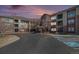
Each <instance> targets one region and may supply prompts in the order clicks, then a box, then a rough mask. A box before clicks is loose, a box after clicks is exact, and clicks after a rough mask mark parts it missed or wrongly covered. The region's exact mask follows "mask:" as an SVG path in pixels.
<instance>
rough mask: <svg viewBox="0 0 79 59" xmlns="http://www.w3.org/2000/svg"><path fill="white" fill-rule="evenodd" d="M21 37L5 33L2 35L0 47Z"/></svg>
mask: <svg viewBox="0 0 79 59" xmlns="http://www.w3.org/2000/svg"><path fill="white" fill-rule="evenodd" d="M19 39H20V38H19V37H18V36H15V35H5V36H2V37H0V48H2V47H4V46H6V45H9V44H11V43H13V42H15V41H17V40H19Z"/></svg>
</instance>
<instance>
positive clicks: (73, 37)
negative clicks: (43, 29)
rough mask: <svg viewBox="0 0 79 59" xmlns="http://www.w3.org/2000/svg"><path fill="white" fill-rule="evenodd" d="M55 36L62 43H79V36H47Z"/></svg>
mask: <svg viewBox="0 0 79 59" xmlns="http://www.w3.org/2000/svg"><path fill="white" fill-rule="evenodd" d="M47 35H50V36H53V37H55V38H57V39H61V40H62V41H79V35H59V34H47Z"/></svg>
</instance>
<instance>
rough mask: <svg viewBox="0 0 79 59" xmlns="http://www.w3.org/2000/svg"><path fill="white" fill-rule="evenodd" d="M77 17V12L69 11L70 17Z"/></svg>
mask: <svg viewBox="0 0 79 59" xmlns="http://www.w3.org/2000/svg"><path fill="white" fill-rule="evenodd" d="M74 16H76V12H75V11H69V12H68V17H74Z"/></svg>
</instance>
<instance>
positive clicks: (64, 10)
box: [51, 5, 79, 16]
mask: <svg viewBox="0 0 79 59" xmlns="http://www.w3.org/2000/svg"><path fill="white" fill-rule="evenodd" d="M78 6H79V5H77V6H73V7H70V8H67V9H65V10H62V11H58V12H56V13H54V14H52V15H51V16H54V15H56V14H59V13H62V12H65V11H68V10H72V9H75V8H77V7H78Z"/></svg>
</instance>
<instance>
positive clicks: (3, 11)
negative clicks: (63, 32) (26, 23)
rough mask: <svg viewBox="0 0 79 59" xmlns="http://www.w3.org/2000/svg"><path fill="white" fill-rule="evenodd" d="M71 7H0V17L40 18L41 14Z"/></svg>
mask: <svg viewBox="0 0 79 59" xmlns="http://www.w3.org/2000/svg"><path fill="white" fill-rule="evenodd" d="M70 7H72V5H13V6H11V5H0V16H23V17H26V18H40V16H41V15H43V14H45V13H46V14H53V13H56V12H58V11H61V10H64V9H67V8H70Z"/></svg>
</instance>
